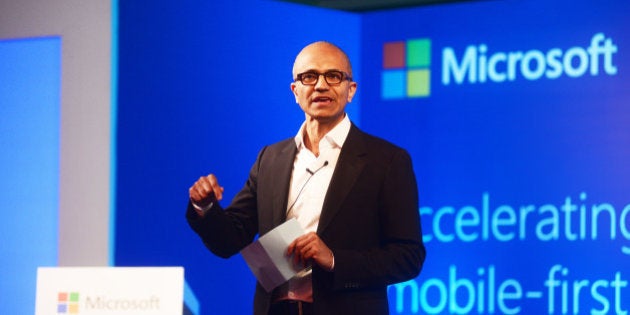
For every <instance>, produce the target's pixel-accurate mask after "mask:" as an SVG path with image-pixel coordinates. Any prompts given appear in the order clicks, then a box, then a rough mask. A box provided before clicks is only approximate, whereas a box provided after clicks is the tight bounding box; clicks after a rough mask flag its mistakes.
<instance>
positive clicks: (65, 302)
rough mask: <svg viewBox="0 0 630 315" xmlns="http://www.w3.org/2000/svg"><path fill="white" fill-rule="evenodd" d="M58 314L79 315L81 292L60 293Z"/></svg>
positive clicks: (58, 296) (58, 295)
mask: <svg viewBox="0 0 630 315" xmlns="http://www.w3.org/2000/svg"><path fill="white" fill-rule="evenodd" d="M57 314H79V292H59V293H58V294H57Z"/></svg>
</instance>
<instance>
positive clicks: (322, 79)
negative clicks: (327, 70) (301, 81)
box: [315, 73, 330, 90]
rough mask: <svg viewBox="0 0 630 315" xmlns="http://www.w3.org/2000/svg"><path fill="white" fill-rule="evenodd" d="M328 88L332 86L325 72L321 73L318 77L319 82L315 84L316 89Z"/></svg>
mask: <svg viewBox="0 0 630 315" xmlns="http://www.w3.org/2000/svg"><path fill="white" fill-rule="evenodd" d="M328 88H330V85H329V84H328V82H327V81H326V75H325V74H324V73H320V74H319V76H318V77H317V83H316V84H315V89H318V90H321V89H328Z"/></svg>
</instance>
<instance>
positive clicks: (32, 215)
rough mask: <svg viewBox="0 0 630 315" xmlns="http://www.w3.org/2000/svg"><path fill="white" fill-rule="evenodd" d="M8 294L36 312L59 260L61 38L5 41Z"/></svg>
mask: <svg viewBox="0 0 630 315" xmlns="http://www.w3.org/2000/svg"><path fill="white" fill-rule="evenodd" d="M0 60H1V61H2V62H0V82H2V83H1V84H0V147H1V148H2V149H1V150H0V173H1V174H2V180H0V239H1V240H2V241H0V252H2V257H1V258H0V270H2V278H1V280H0V296H2V310H3V313H6V314H33V313H35V288H36V276H37V267H39V266H55V265H57V243H58V236H57V235H58V221H59V220H58V218H59V216H58V212H59V112H60V106H59V104H60V83H61V38H59V37H48V38H28V39H20V40H3V41H0Z"/></svg>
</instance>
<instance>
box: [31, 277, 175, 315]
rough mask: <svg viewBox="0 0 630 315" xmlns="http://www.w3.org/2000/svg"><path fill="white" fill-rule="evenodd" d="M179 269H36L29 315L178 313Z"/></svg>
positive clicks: (143, 314)
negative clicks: (32, 309) (32, 307)
mask: <svg viewBox="0 0 630 315" xmlns="http://www.w3.org/2000/svg"><path fill="white" fill-rule="evenodd" d="M183 299H184V269H183V268H182V267H58V268H55V267H40V268H38V270H37V296H36V302H35V315H50V314H57V315H60V314H69V315H70V314H80V315H106V314H108V315H113V314H116V315H119V314H134V315H145V314H146V315H173V314H182V312H183V309H184V308H183Z"/></svg>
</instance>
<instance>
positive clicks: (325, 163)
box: [287, 161, 328, 214]
mask: <svg viewBox="0 0 630 315" xmlns="http://www.w3.org/2000/svg"><path fill="white" fill-rule="evenodd" d="M326 165H328V161H324V164H323V165H322V166H320V167H318V168H317V169H316V170H314V171H311V169H309V168H308V167H307V168H306V171H307V172H308V173H309V174H311V176H309V177H308V178H307V179H306V182H304V185H302V187H300V191H298V194H297V196H296V197H295V199H294V200H293V203H291V206H290V207H289V209H287V214H289V212H291V209H293V206H295V203H296V202H297V201H298V199H299V198H300V195H301V194H302V191H303V190H304V187H306V184H308V182H309V181H310V180H311V178H313V175H315V174H317V172H319V170H321V169H322V168H324V166H326Z"/></svg>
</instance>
